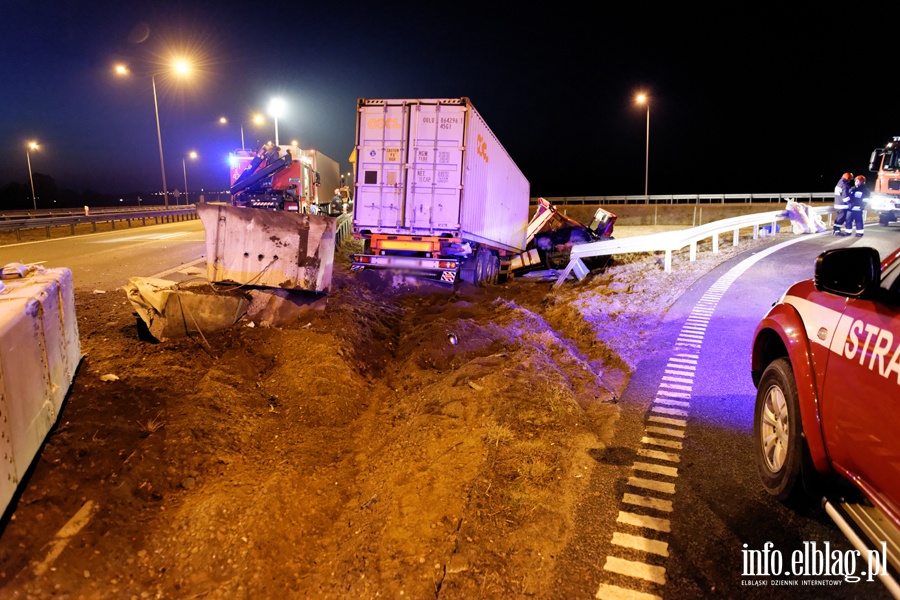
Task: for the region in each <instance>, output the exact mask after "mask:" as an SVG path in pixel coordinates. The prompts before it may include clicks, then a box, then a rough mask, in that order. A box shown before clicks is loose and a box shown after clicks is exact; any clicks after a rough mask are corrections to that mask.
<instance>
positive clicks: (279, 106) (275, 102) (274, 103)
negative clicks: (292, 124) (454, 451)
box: [269, 98, 285, 119]
mask: <svg viewBox="0 0 900 600" xmlns="http://www.w3.org/2000/svg"><path fill="white" fill-rule="evenodd" d="M284 109H285V103H284V100H283V99H281V98H272V99H271V100H270V101H269V114H270V115H272V116H273V117H274V118H276V119H277V118H278V117H280V116H281V115H283V114H284Z"/></svg>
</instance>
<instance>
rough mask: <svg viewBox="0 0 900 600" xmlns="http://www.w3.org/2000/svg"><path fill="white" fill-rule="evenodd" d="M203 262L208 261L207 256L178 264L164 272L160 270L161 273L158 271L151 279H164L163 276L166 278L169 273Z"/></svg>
mask: <svg viewBox="0 0 900 600" xmlns="http://www.w3.org/2000/svg"><path fill="white" fill-rule="evenodd" d="M202 262H206V258H205V257H204V258H198V259H197V260H195V261H193V262H189V263H185V264H183V265H179V266H177V267H172V268H171V269H168V270H166V271H162V272H160V273H157V274H156V275H151V276H150V278H151V279H162V278H164V277H166V276H168V275H171V274H172V273H177V272H178V271H182V270H184V269H186V268H188V267H193V266H194V265H199V264H200V263H202Z"/></svg>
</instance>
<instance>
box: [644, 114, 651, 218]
mask: <svg viewBox="0 0 900 600" xmlns="http://www.w3.org/2000/svg"><path fill="white" fill-rule="evenodd" d="M646 148H647V151H646V153H645V156H644V195H645V196H647V195H648V194H649V192H648V191H647V189H648V187H647V186H648V183H649V181H650V103H649V102H647V145H646ZM647 201H648V202H649V198H648V199H647Z"/></svg>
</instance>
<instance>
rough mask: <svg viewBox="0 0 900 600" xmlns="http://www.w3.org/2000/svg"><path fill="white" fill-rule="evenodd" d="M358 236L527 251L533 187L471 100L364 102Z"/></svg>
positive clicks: (360, 114) (359, 136)
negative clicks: (451, 239)
mask: <svg viewBox="0 0 900 600" xmlns="http://www.w3.org/2000/svg"><path fill="white" fill-rule="evenodd" d="M356 130H357V146H356V154H357V160H356V186H357V187H356V198H355V202H354V222H353V225H354V231H355V232H357V233H373V234H379V233H380V234H389V235H415V236H443V235H450V236H458V237H460V238H462V239H463V240H465V241H469V242H476V243H480V244H486V245H489V246H492V247H494V248H498V249H502V250H506V251H509V252H521V251H522V250H524V248H525V234H526V228H527V226H528V220H529V195H530V188H529V183H528V180H527V179H525V176H524V175H523V174H522V172H521V171H520V170H519V168H518V167H517V166H516V164H515V163H514V162H513V160H512V159H511V158H510V156H509V155H508V154H507V152H506V150H505V149H504V148H503V146H502V145H501V144H500V142H499V141H498V140H497V138H496V136H494V134H493V132H492V131H491V130H490V128H489V127H488V126H487V124H486V123H485V122H484V119H482V117H481V115H479V114H478V112H477V111H476V110H475V107H474V106H472V104H471V102H470V101H469V99H468V98H452V99H404V100H370V99H360V100H359V104H358V120H357V127H356Z"/></svg>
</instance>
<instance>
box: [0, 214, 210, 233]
mask: <svg viewBox="0 0 900 600" xmlns="http://www.w3.org/2000/svg"><path fill="white" fill-rule="evenodd" d="M196 218H197V209H196V207H194V206H185V207H181V208H171V207H170V208H168V209H149V210H141V211H137V210H128V211H121V210H115V211H110V212H102V213H91V214H84V212H82V213H80V214H75V215H74V216H63V215H53V216H36V215H29V216H27V217H19V218H10V217H7V218H5V219H0V231H14V232H15V234H16V240H21V233H22V231H23V230H25V229H41V228H43V229H45V230H46V232H47V237H48V238H49V237H50V228H51V227H65V226H68V227H70V228H71V232H72V235H75V227H76V226H77V225H81V224H84V223H90V224H91V225H92V226H93V229H94V230H95V231H96V229H97V223H112V227H113V229H115V226H116V223H117V222H120V221H127V222H128V226H129V227H130V226H131V221H135V220H141V222H142V224H144V225H146V224H147V223H146V221H147V219H153V220H154V221H155V222H156V223H157V224H158V223H168V222H173V221H183V220H187V219H196Z"/></svg>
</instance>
